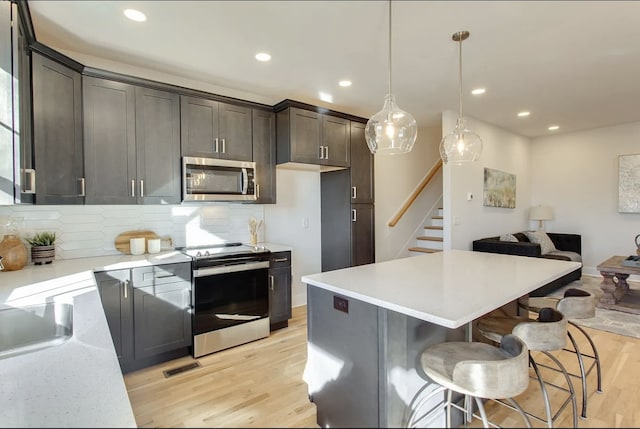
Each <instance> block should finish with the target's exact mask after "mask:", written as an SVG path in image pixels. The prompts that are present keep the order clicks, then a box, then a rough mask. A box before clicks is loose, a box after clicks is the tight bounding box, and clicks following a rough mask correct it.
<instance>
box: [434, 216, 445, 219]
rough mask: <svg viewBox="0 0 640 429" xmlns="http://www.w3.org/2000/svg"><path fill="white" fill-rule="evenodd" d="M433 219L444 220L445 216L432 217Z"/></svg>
mask: <svg viewBox="0 0 640 429" xmlns="http://www.w3.org/2000/svg"><path fill="white" fill-rule="evenodd" d="M431 219H444V217H443V216H431Z"/></svg>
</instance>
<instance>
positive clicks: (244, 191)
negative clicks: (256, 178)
mask: <svg viewBox="0 0 640 429" xmlns="http://www.w3.org/2000/svg"><path fill="white" fill-rule="evenodd" d="M248 191H249V174H248V173H247V169H246V168H243V169H242V195H247V192H248Z"/></svg>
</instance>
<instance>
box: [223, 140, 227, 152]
mask: <svg viewBox="0 0 640 429" xmlns="http://www.w3.org/2000/svg"><path fill="white" fill-rule="evenodd" d="M222 153H227V145H226V143H225V141H224V139H222Z"/></svg>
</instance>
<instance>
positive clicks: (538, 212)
mask: <svg viewBox="0 0 640 429" xmlns="http://www.w3.org/2000/svg"><path fill="white" fill-rule="evenodd" d="M529 219H530V220H537V221H538V231H542V230H544V228H543V224H542V221H545V220H551V219H553V209H551V207H549V206H542V205H538V206H534V207H531V210H529Z"/></svg>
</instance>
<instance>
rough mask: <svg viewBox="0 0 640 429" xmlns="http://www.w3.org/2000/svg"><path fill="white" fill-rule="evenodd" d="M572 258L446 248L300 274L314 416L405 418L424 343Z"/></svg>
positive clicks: (331, 421)
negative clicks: (304, 284) (314, 405)
mask: <svg viewBox="0 0 640 429" xmlns="http://www.w3.org/2000/svg"><path fill="white" fill-rule="evenodd" d="M579 266H580V263H578V262H568V261H558V260H551V259H544V258H529V257H524V256H513V255H503V254H494V253H484V252H472V251H463V250H447V251H443V252H437V253H432V254H426V255H421V256H412V257H408V258H404V259H396V260H392V261H386V262H380V263H375V264H369V265H361V266H357V267H351V268H345V269H341V270H335V271H328V272H324V273H318V274H312V275H307V276H303V277H302V282H304V283H306V284H307V314H308V316H307V317H308V358H307V366H306V368H305V374H304V379H305V381H306V382H307V384H308V385H309V396H310V399H311V400H312V401H313V402H314V403H315V404H316V406H317V415H318V424H319V425H320V426H321V427H400V426H403V425H404V422H405V418H406V414H407V410H408V406H409V404H410V402H411V399H412V398H413V396H414V395H415V393H416V392H417V391H418V389H419V388H420V387H421V386H422V385H423V384H424V379H423V378H422V377H421V376H420V374H419V365H418V362H419V357H420V353H421V352H422V350H423V349H424V348H425V347H426V346H428V345H430V344H434V343H437V342H442V341H456V340H464V339H465V338H466V339H469V333H468V332H466V331H467V329H466V328H467V326H468V324H470V323H471V322H472V321H473V320H475V319H477V318H478V317H480V316H483V315H484V314H487V313H489V312H491V311H493V310H495V309H497V308H500V307H502V306H504V305H507V304H509V303H512V302H513V301H515V300H517V299H518V298H520V297H521V296H524V295H526V294H528V293H529V292H531V291H533V290H535V289H537V288H538V287H540V286H543V285H545V284H547V283H548V282H550V281H553V280H555V279H556V278H558V277H561V276H563V275H564V274H566V273H568V272H571V271H573V270H575V269H576V268H578V267H579ZM434 424H436V425H437V426H440V427H441V426H442V425H443V421H442V420H440V421H436V422H434Z"/></svg>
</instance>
